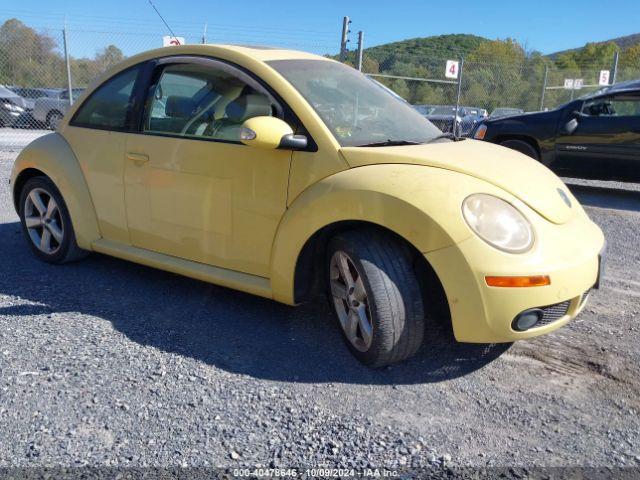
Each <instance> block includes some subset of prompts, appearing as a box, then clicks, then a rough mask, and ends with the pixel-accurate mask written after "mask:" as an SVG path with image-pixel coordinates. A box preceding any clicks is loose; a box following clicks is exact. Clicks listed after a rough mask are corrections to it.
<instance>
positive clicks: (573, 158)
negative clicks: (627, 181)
mask: <svg viewBox="0 0 640 480" xmlns="http://www.w3.org/2000/svg"><path fill="white" fill-rule="evenodd" d="M572 119H575V120H576V122H577V127H575V129H572V128H569V130H567V128H566V126H567V125H568V122H570V121H571V120H572ZM556 158H557V160H556V162H555V164H554V166H555V167H556V168H557V169H558V170H561V171H566V172H569V173H571V174H578V175H580V176H585V177H598V178H616V177H619V178H630V177H629V176H635V177H638V176H639V175H640V173H639V172H638V170H640V93H631V94H629V93H626V94H617V95H611V96H605V97H597V98H593V99H588V100H585V101H584V102H583V104H582V108H581V110H580V111H579V112H575V111H571V112H567V114H566V115H565V117H564V120H563V121H562V122H561V125H560V134H559V136H558V139H557V142H556Z"/></svg>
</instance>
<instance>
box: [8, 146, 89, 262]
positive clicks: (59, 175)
mask: <svg viewBox="0 0 640 480" xmlns="http://www.w3.org/2000/svg"><path fill="white" fill-rule="evenodd" d="M32 170H38V171H40V172H42V173H43V174H44V175H46V176H47V177H49V178H50V179H51V181H53V183H54V184H55V185H56V187H57V188H58V190H59V191H60V194H61V195H62V198H64V201H65V203H66V204H67V209H68V210H69V215H70V216H71V223H72V224H73V230H74V232H75V235H76V242H77V243H78V246H79V247H80V248H83V249H85V250H91V244H92V242H94V241H95V240H98V239H99V238H101V235H100V230H99V228H98V221H97V218H96V213H95V209H94V207H93V201H92V200H91V195H90V193H89V188H88V187H87V183H86V181H85V178H84V174H83V173H82V170H81V168H80V164H79V163H78V160H77V159H76V156H75V154H74V153H73V151H72V150H71V147H70V146H69V144H68V143H67V142H66V141H65V139H64V138H63V137H62V136H61V135H60V134H59V133H50V134H48V135H44V136H42V137H40V138H38V139H36V140H34V141H33V142H31V143H30V144H29V145H28V146H27V147H25V148H24V149H23V150H22V152H20V154H19V155H18V158H17V159H16V161H15V163H14V165H13V169H12V171H11V185H12V192H13V199H14V205H15V208H16V211H18V210H19V206H18V199H19V197H20V191H19V190H20V189H21V188H22V185H23V184H24V181H25V178H26V176H25V175H26V172H27V171H29V172H31V171H32Z"/></svg>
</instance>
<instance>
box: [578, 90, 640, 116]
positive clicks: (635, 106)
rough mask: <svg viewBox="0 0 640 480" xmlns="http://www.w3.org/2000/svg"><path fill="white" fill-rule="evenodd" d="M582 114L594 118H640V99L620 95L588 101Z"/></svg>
mask: <svg viewBox="0 0 640 480" xmlns="http://www.w3.org/2000/svg"><path fill="white" fill-rule="evenodd" d="M582 113H584V114H586V115H589V116H593V117H637V116H640V97H638V96H629V95H620V96H615V97H604V98H597V99H594V100H588V101H586V102H585V104H584V106H583V108H582Z"/></svg>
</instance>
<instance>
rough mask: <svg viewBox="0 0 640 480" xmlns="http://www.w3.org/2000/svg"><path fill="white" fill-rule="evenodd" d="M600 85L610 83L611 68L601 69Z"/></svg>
mask: <svg viewBox="0 0 640 480" xmlns="http://www.w3.org/2000/svg"><path fill="white" fill-rule="evenodd" d="M598 85H609V70H600V76H599V77H598Z"/></svg>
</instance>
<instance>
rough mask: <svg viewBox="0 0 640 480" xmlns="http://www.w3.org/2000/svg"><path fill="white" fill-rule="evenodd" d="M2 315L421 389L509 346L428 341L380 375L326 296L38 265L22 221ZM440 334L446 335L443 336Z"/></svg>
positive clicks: (239, 362)
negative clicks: (71, 315) (67, 319)
mask: <svg viewBox="0 0 640 480" xmlns="http://www.w3.org/2000/svg"><path fill="white" fill-rule="evenodd" d="M0 245H2V262H3V269H2V271H3V273H2V275H1V276H0V295H9V296H12V297H18V298H14V299H12V301H11V302H6V303H7V304H8V306H4V307H1V306H0V315H45V314H52V313H64V312H79V313H82V314H85V315H91V316H94V317H97V318H101V319H105V320H108V321H110V322H111V323H112V324H113V326H114V328H115V329H117V330H118V331H120V332H122V333H123V334H124V335H126V336H127V337H128V338H129V339H131V340H132V341H134V342H137V343H139V344H141V345H145V346H151V347H154V348H157V349H159V350H162V351H165V352H170V353H174V354H179V355H183V356H186V357H191V358H194V359H196V360H199V361H202V362H204V363H206V364H209V365H213V366H215V367H217V368H221V369H224V370H227V371H229V372H233V373H237V374H244V375H249V376H252V377H255V378H261V379H269V380H277V381H294V382H314V383H315V382H343V383H362V384H416V383H428V382H440V381H443V380H447V379H452V378H456V377H459V376H462V375H466V374H469V373H471V372H473V371H475V370H477V369H479V368H482V367H483V366H485V365H487V364H488V363H490V362H492V361H493V360H495V359H496V358H498V356H500V355H501V354H502V353H503V352H504V351H506V350H507V349H508V348H509V346H510V344H501V345H471V344H457V343H455V342H452V341H445V342H435V345H434V344H433V343H428V340H429V338H428V337H429V336H430V333H429V332H428V333H427V334H426V335H427V342H425V344H426V345H429V347H428V348H427V347H426V346H425V347H423V349H422V350H421V351H420V352H419V353H418V354H417V355H416V356H415V357H414V358H412V359H410V360H408V361H406V362H404V363H402V364H398V365H394V366H392V367H388V368H384V369H380V370H372V369H369V368H367V367H364V366H362V365H361V364H359V363H358V362H357V361H356V360H355V359H354V358H353V357H352V356H351V354H350V353H349V351H348V349H347V348H346V346H345V345H344V343H343V341H342V335H341V332H340V329H339V326H338V325H337V322H336V321H335V320H334V318H333V316H332V313H331V311H330V309H329V305H328V302H327V301H326V300H325V299H324V298H322V299H320V301H318V302H313V303H311V304H308V305H304V306H300V307H289V306H286V305H282V304H279V303H276V302H274V301H271V300H267V299H262V298H259V297H256V296H253V295H248V294H244V293H242V292H237V291H234V290H230V289H227V288H223V287H218V286H215V285H210V284H207V283H204V282H199V281H196V280H192V279H189V278H185V277H182V276H179V275H174V274H171V273H167V272H163V271H160V270H156V269H152V268H147V267H143V266H140V265H136V264H133V263H130V262H125V261H121V260H118V259H115V258H111V257H107V256H104V255H98V254H93V255H91V256H89V257H88V258H87V259H85V260H83V261H81V262H78V263H73V264H67V265H62V266H52V265H48V264H46V263H43V262H40V261H39V260H37V259H36V258H35V257H34V255H33V254H32V252H31V251H30V249H29V248H28V245H27V244H26V241H25V239H24V238H23V236H22V232H21V230H20V224H19V223H17V222H16V223H5V224H0ZM438 338H442V336H441V335H439V336H438Z"/></svg>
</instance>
